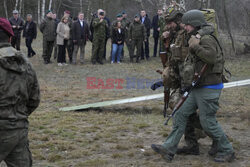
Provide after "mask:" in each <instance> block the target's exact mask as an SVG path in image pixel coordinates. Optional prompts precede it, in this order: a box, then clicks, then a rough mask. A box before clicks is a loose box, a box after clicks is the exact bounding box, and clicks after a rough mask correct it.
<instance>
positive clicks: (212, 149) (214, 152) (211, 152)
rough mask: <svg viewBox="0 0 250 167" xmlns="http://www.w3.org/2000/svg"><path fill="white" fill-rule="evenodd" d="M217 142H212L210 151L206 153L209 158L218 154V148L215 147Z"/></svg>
mask: <svg viewBox="0 0 250 167" xmlns="http://www.w3.org/2000/svg"><path fill="white" fill-rule="evenodd" d="M217 144H218V142H217V141H214V140H213V143H212V146H211V148H210V150H209V151H208V154H209V155H210V156H215V155H216V153H217V152H218V147H217Z"/></svg>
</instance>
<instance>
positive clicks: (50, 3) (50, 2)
mask: <svg viewBox="0 0 250 167" xmlns="http://www.w3.org/2000/svg"><path fill="white" fill-rule="evenodd" d="M51 5H52V0H50V1H49V10H51Z"/></svg>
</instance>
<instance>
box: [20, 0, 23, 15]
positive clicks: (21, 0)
mask: <svg viewBox="0 0 250 167" xmlns="http://www.w3.org/2000/svg"><path fill="white" fill-rule="evenodd" d="M22 2H23V0H20V4H19V13H20V14H22V4H23V3H22Z"/></svg>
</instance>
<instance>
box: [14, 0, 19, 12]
mask: <svg viewBox="0 0 250 167" xmlns="http://www.w3.org/2000/svg"><path fill="white" fill-rule="evenodd" d="M18 2H19V0H16V4H15V10H16V9H17V5H18Z"/></svg>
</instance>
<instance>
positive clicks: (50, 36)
mask: <svg viewBox="0 0 250 167" xmlns="http://www.w3.org/2000/svg"><path fill="white" fill-rule="evenodd" d="M52 15H53V13H52V12H51V11H50V10H48V11H47V15H46V18H45V19H44V20H43V21H42V23H41V25H40V30H41V32H42V33H43V60H44V64H49V63H50V58H51V54H52V51H53V46H54V40H55V37H56V28H55V27H56V23H55V21H54V20H53V19H52Z"/></svg>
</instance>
